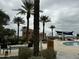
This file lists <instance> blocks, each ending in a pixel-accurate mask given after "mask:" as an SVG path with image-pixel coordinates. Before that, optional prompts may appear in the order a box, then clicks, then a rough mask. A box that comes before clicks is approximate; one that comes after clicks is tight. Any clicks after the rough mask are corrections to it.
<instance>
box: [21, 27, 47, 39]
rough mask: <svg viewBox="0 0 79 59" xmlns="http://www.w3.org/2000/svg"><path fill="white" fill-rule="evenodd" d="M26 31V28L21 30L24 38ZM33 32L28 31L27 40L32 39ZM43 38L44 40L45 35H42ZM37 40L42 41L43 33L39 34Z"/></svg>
mask: <svg viewBox="0 0 79 59" xmlns="http://www.w3.org/2000/svg"><path fill="white" fill-rule="evenodd" d="M26 29H27V27H23V28H22V37H23V38H25V37H26ZM32 35H33V30H32V29H29V34H28V40H29V39H31V38H32ZM44 38H45V39H46V33H45V34H44ZM39 40H43V33H39Z"/></svg>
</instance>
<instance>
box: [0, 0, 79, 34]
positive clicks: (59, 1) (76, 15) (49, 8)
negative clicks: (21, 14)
mask: <svg viewBox="0 0 79 59" xmlns="http://www.w3.org/2000/svg"><path fill="white" fill-rule="evenodd" d="M20 7H21V0H0V8H1V9H3V10H4V11H6V12H7V13H8V14H9V16H10V17H11V20H12V19H13V17H14V16H16V12H15V11H12V9H17V8H20ZM40 9H41V10H43V11H44V12H43V13H41V15H42V14H43V15H47V16H49V17H50V18H51V22H50V23H47V24H46V27H45V32H46V33H47V34H49V33H51V31H50V28H49V27H50V25H55V27H56V28H55V30H62V31H74V32H76V33H78V29H79V0H50V1H49V0H40ZM24 19H25V20H26V18H24ZM26 23H27V21H26ZM25 25H26V24H25ZM8 27H12V28H17V26H15V27H14V25H13V24H10V25H9V26H8ZM21 27H22V25H21ZM30 28H32V29H33V17H31V18H30ZM55 30H54V32H55ZM40 32H42V24H40Z"/></svg>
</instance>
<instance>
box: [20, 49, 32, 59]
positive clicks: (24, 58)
mask: <svg viewBox="0 0 79 59" xmlns="http://www.w3.org/2000/svg"><path fill="white" fill-rule="evenodd" d="M32 55H33V51H32V50H31V49H29V48H27V47H22V48H19V59H28V58H29V57H31V56H32Z"/></svg>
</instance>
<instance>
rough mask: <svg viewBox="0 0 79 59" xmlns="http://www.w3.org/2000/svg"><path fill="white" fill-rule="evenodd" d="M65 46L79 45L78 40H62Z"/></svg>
mask: <svg viewBox="0 0 79 59" xmlns="http://www.w3.org/2000/svg"><path fill="white" fill-rule="evenodd" d="M63 44H64V45H66V46H79V41H72V42H64V43H63Z"/></svg>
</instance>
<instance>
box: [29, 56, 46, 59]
mask: <svg viewBox="0 0 79 59" xmlns="http://www.w3.org/2000/svg"><path fill="white" fill-rule="evenodd" d="M28 59H45V58H44V57H42V56H37V57H35V56H32V57H30V58H28Z"/></svg>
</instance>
